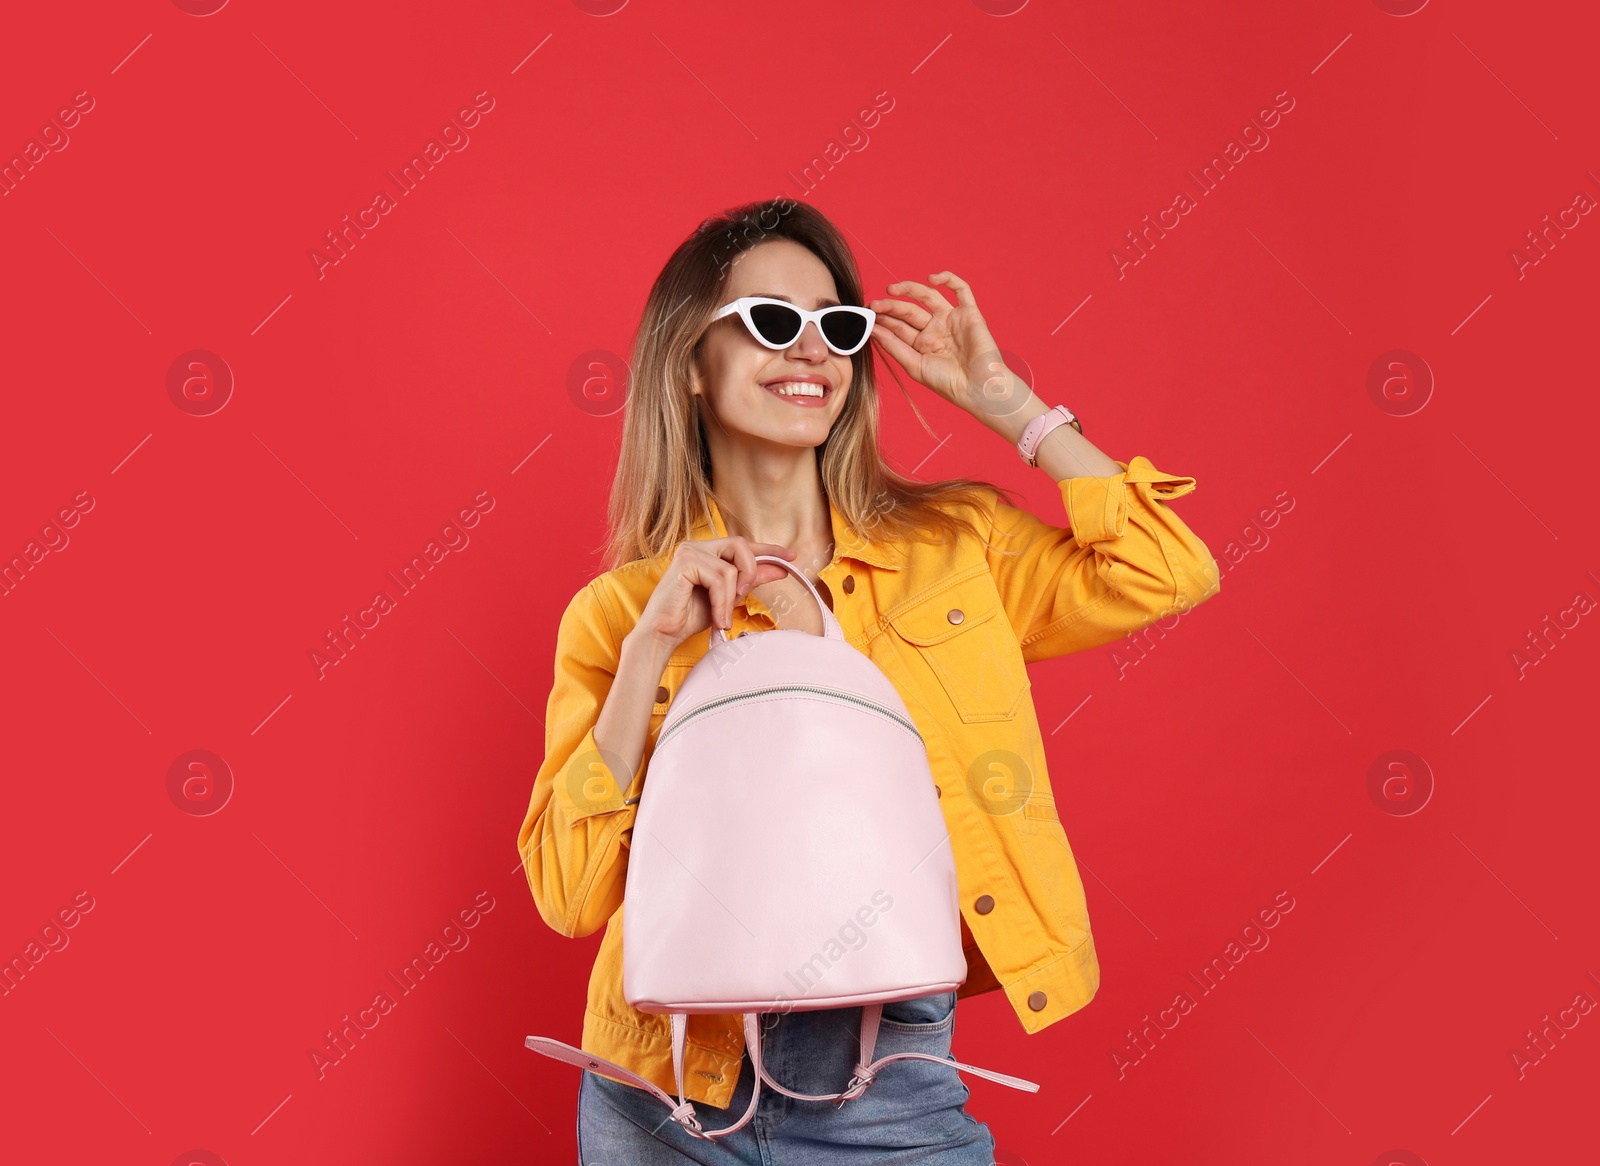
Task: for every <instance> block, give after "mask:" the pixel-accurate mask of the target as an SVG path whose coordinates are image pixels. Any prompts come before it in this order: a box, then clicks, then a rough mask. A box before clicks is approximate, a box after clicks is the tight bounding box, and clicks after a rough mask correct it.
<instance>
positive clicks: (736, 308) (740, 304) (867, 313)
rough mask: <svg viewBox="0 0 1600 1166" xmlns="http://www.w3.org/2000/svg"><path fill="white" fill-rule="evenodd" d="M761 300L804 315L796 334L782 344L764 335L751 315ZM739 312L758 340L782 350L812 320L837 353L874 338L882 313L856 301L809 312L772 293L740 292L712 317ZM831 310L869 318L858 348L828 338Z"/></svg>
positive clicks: (850, 353)
mask: <svg viewBox="0 0 1600 1166" xmlns="http://www.w3.org/2000/svg"><path fill="white" fill-rule="evenodd" d="M760 304H776V305H777V306H779V307H780V308H788V309H789V310H790V311H792V312H795V313H797V314H798V315H799V316H800V327H799V328H797V329H796V330H795V334H794V335H793V336H792V337H790V338H789V339H788V340H786V341H784V342H783V343H782V344H774V343H773V342H772V341H770V340H768V339H767V338H766V337H765V336H763V335H761V332H760V330H759V329H758V328H757V327H756V325H755V321H754V320H752V319H751V318H750V309H751V308H754V307H756V306H758V305H760ZM735 312H737V313H738V314H739V318H740V319H741V320H743V321H744V326H745V330H746V331H747V332H749V333H750V335H751V336H753V337H755V339H756V340H757V342H758V343H760V344H762V345H764V346H765V347H767V348H770V349H772V350H773V351H775V352H782V351H783V350H784V349H785V348H788V347H789V346H790V345H792V344H793V343H794V342H795V341H796V340H799V339H800V336H801V334H802V333H804V332H805V330H806V325H807V324H809V323H814V324H816V326H817V333H818V334H819V335H820V336H821V337H822V342H823V343H824V344H826V345H827V346H828V351H829V352H832V353H833V354H834V355H836V356H853V355H855V354H856V353H857V352H860V351H861V350H862V349H863V348H865V347H866V346H867V342H868V341H869V340H871V339H872V326H873V325H874V324H876V323H877V322H878V313H877V312H874V311H873V310H872V309H871V308H861V307H857V306H856V305H854V304H831V305H829V306H828V307H826V308H817V309H816V310H815V311H809V312H808V311H807V310H806V309H805V308H802V307H801V306H800V305H799V304H791V303H790V302H789V301H788V300H780V299H774V298H773V297H772V296H740V297H739V298H738V299H736V300H734V301H733V302H732V303H731V304H724V305H723V306H722V307H720V308H718V309H717V313H716V315H714V316H712V317H711V320H712V322H713V323H715V322H716V321H717V320H720V319H722V318H723V317H724V316H731V315H733V314H734V313H735ZM830 312H848V313H849V314H850V315H852V316H860V317H862V318H863V319H865V320H866V322H867V326H866V329H865V330H864V331H863V332H862V334H861V343H860V344H857V345H856V346H855V347H854V348H851V349H849V350H845V349H841V348H838V347H835V345H834V343H833V341H831V340H829V339H828V333H827V332H826V331H825V330H824V329H823V327H822V320H823V317H824V316H826V315H828V313H830Z"/></svg>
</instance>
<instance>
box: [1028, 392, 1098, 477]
mask: <svg viewBox="0 0 1600 1166" xmlns="http://www.w3.org/2000/svg"><path fill="white" fill-rule="evenodd" d="M1069 424H1070V425H1071V426H1072V427H1073V428H1074V429H1076V430H1077V431H1078V432H1079V433H1082V432H1083V426H1082V425H1080V424H1079V423H1078V418H1077V416H1076V415H1075V414H1074V413H1073V412H1072V410H1071V409H1068V408H1067V407H1066V406H1065V405H1057V406H1056V407H1055V408H1053V409H1049V410H1047V411H1045V412H1043V413H1040V414H1039V415H1038V416H1037V417H1035V418H1034V419H1033V420H1032V421H1030V422H1028V424H1027V426H1026V427H1025V428H1024V429H1023V431H1022V436H1021V437H1019V438H1018V439H1017V452H1018V453H1019V454H1021V455H1022V460H1023V461H1025V462H1027V463H1028V464H1029V465H1030V466H1032V465H1037V464H1038V463H1037V462H1035V461H1034V458H1035V456H1036V455H1037V454H1038V452H1039V443H1040V442H1041V441H1043V440H1044V438H1045V434H1047V433H1049V432H1050V431H1051V430H1052V429H1054V428H1055V427H1056V426H1057V425H1069Z"/></svg>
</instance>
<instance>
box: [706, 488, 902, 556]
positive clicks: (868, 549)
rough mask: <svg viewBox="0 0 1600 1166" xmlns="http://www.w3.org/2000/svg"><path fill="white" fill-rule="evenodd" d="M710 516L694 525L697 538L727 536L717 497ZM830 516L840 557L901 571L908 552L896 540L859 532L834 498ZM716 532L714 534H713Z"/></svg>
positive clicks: (835, 551) (710, 500)
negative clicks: (867, 536)
mask: <svg viewBox="0 0 1600 1166" xmlns="http://www.w3.org/2000/svg"><path fill="white" fill-rule="evenodd" d="M706 508H707V510H708V511H709V514H708V516H707V517H708V518H709V520H710V521H709V522H708V521H707V519H706V518H702V519H700V520H699V521H698V522H696V523H695V525H694V537H695V538H697V539H702V538H727V537H728V527H727V524H726V523H725V522H724V521H723V518H722V508H721V507H720V506H718V505H717V500H716V499H715V498H712V497H710V496H707V498H706ZM828 518H829V521H830V522H831V523H832V525H833V554H834V558H836V559H854V560H856V561H857V562H858V563H869V564H871V565H872V566H874V567H882V568H884V569H885V570H888V571H898V570H899V569H900V568H901V567H903V566H904V565H905V560H906V554H905V550H904V548H902V547H899V546H896V545H895V544H892V543H885V542H871V541H869V540H867V539H865V538H862V537H861V536H860V535H858V534H857V533H856V532H855V531H854V530H853V529H852V528H851V526H850V523H849V521H848V520H847V519H846V518H845V516H844V515H842V514H840V513H839V508H838V507H837V506H835V505H834V504H833V499H831V498H830V499H828ZM713 532H714V533H713Z"/></svg>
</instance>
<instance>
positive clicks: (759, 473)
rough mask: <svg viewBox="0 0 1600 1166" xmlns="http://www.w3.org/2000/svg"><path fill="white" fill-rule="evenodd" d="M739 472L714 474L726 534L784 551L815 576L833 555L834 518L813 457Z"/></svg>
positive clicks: (714, 484)
mask: <svg viewBox="0 0 1600 1166" xmlns="http://www.w3.org/2000/svg"><path fill="white" fill-rule="evenodd" d="M807 454H808V455H809V454H810V451H807ZM808 463H809V464H808ZM740 469H744V472H739V470H737V469H736V470H725V471H724V472H722V473H718V474H716V475H715V476H714V479H713V483H712V492H713V493H714V494H715V495H716V499H717V506H718V507H719V509H720V510H721V511H722V520H723V524H724V525H725V526H726V527H727V530H728V533H729V534H730V535H740V536H742V537H744V538H746V539H749V540H750V541H751V542H764V543H777V544H779V545H781V546H786V547H788V548H789V549H790V550H792V551H794V552H795V558H794V564H795V566H797V567H799V568H801V570H803V571H805V573H806V574H807V575H808V576H813V577H814V576H815V574H816V572H817V571H818V570H820V569H821V568H822V567H823V566H825V565H827V564H828V563H829V562H831V561H832V558H833V551H834V548H833V519H832V516H831V514H830V513H829V510H828V500H827V498H826V497H825V496H824V494H823V490H822V479H821V476H820V475H819V474H818V473H817V467H816V459H815V458H814V457H813V456H807V457H806V458H805V459H803V460H802V459H795V460H794V463H793V465H792V468H787V469H783V468H776V467H770V466H769V467H766V468H765V469H764V470H755V469H753V468H749V469H746V468H744V467H740Z"/></svg>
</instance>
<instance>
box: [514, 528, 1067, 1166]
mask: <svg viewBox="0 0 1600 1166" xmlns="http://www.w3.org/2000/svg"><path fill="white" fill-rule="evenodd" d="M756 561H757V562H763V561H765V562H772V563H777V564H779V565H780V566H782V567H785V568H787V569H788V570H789V571H790V572H792V573H793V574H794V575H795V576H796V577H798V578H799V579H800V581H801V582H802V583H804V584H805V586H806V589H807V590H808V591H810V592H811V595H812V597H813V598H814V599H816V601H817V605H818V606H819V607H820V608H821V609H822V623H823V628H824V634H823V635H821V636H813V635H809V634H807V633H806V632H804V631H801V630H799V629H796V628H789V629H783V628H778V629H774V630H772V631H766V632H761V633H758V634H754V635H750V634H746V635H741V636H739V637H736V638H734V639H731V640H730V639H729V638H728V635H727V633H726V632H724V631H722V629H720V628H713V629H712V635H711V645H710V648H709V650H708V651H707V652H706V654H705V656H704V657H702V658H701V660H700V661H699V662H698V663H697V664H696V665H695V666H694V667H693V668H692V669H690V671H689V674H688V676H687V677H685V679H684V682H683V685H682V687H681V688H680V690H679V692H678V695H677V697H676V698H675V699H674V700H673V703H672V708H671V709H670V710H669V711H668V713H667V716H666V719H665V720H664V721H663V722H662V724H661V732H660V735H659V736H658V737H657V739H656V747H655V751H654V753H653V754H652V756H651V758H650V763H649V774H648V776H647V778H646V781H645V785H644V789H643V792H642V793H641V795H640V800H639V808H638V811H637V816H636V817H635V819H634V826H633V838H632V843H631V847H630V850H629V855H628V874H627V885H626V890H625V893H624V904H623V908H622V910H623V911H624V915H623V920H622V936H623V938H622V953H623V955H622V961H623V969H622V994H623V997H624V998H625V999H626V1000H627V1001H628V1003H629V1005H630V1006H632V1007H633V1008H636V1009H638V1010H639V1011H641V1012H650V1013H667V1014H669V1015H670V1016H671V1017H672V1068H673V1073H674V1075H675V1076H676V1078H677V1084H678V1098H677V1101H673V1099H672V1098H671V1097H670V1096H668V1095H667V1094H666V1093H664V1092H662V1091H661V1090H660V1089H659V1088H657V1086H656V1085H655V1084H654V1083H653V1082H651V1081H648V1080H646V1079H645V1078H644V1077H641V1076H639V1075H638V1074H636V1073H633V1072H630V1071H629V1070H627V1069H624V1068H622V1067H621V1066H620V1065H615V1064H613V1063H612V1062H610V1061H606V1060H603V1059H601V1058H599V1057H595V1056H593V1055H592V1054H589V1053H586V1052H584V1051H583V1050H582V1049H578V1048H574V1047H573V1046H572V1045H568V1044H564V1043H562V1042H561V1041H557V1040H552V1039H550V1038H549V1037H539V1036H530V1037H528V1039H527V1047H528V1048H530V1049H532V1050H534V1051H535V1052H537V1053H543V1054H544V1055H546V1056H550V1057H555V1058H557V1059H558V1060H562V1061H567V1062H569V1063H571V1064H574V1065H578V1066H580V1067H582V1068H585V1069H596V1070H600V1071H601V1072H603V1073H604V1074H605V1075H607V1076H611V1077H616V1078H620V1079H622V1080H625V1081H627V1082H628V1083H630V1084H633V1085H637V1086H639V1087H640V1088H642V1089H647V1090H649V1091H650V1092H651V1093H653V1094H655V1095H656V1096H657V1097H658V1098H660V1099H661V1101H662V1102H663V1103H665V1104H666V1105H667V1106H668V1107H669V1108H670V1109H671V1110H672V1117H673V1120H675V1121H677V1122H678V1123H679V1124H680V1125H682V1126H683V1127H684V1128H685V1129H687V1130H688V1131H689V1132H690V1133H691V1134H693V1135H694V1136H696V1137H700V1138H706V1139H710V1138H717V1137H722V1136H723V1135H725V1134H730V1133H732V1132H733V1131H734V1130H737V1129H739V1128H741V1127H742V1126H744V1125H745V1123H746V1122H748V1121H749V1120H750V1119H751V1117H752V1116H754V1114H755V1110H756V1101H757V1099H758V1098H759V1097H760V1095H761V1082H762V1081H765V1082H766V1083H767V1084H768V1085H770V1086H771V1087H772V1088H774V1089H776V1090H777V1091H778V1092H780V1093H783V1094H787V1095H788V1096H790V1097H794V1098H798V1099H800V1100H802V1101H837V1102H838V1103H839V1104H841V1105H842V1104H843V1103H844V1102H845V1101H847V1100H850V1099H851V1098H855V1097H859V1096H860V1095H861V1094H862V1093H863V1092H865V1090H866V1088H867V1086H868V1085H870V1084H871V1083H872V1080H873V1078H874V1077H875V1076H876V1075H877V1073H878V1072H879V1070H880V1069H882V1068H883V1066H884V1065H886V1064H887V1063H888V1062H890V1061H894V1060H899V1059H901V1058H906V1057H916V1058H919V1059H922V1060H929V1061H936V1062H940V1063H943V1064H949V1065H951V1066H952V1067H953V1068H955V1069H959V1070H965V1071H967V1072H972V1073H977V1074H979V1075H980V1076H983V1077H987V1078H988V1079H990V1080H991V1081H998V1082H1000V1083H1001V1084H1002V1085H1009V1086H1011V1087H1013V1088H1016V1089H1025V1090H1028V1091H1029V1092H1034V1093H1036V1092H1038V1090H1039V1086H1038V1085H1036V1084H1035V1083H1033V1082H1032V1081H1025V1080H1023V1079H1022V1078H1020V1077H1011V1076H1007V1075H1006V1074H1004V1073H996V1072H993V1071H991V1070H988V1069H980V1068H977V1067H975V1066H973V1065H967V1064H963V1063H961V1062H960V1061H954V1060H946V1059H945V1058H942V1057H938V1056H934V1055H932V1054H930V1053H896V1054H893V1055H891V1056H887V1057H882V1058H880V1059H878V1060H877V1061H874V1060H873V1059H872V1051H873V1046H874V1044H875V1043H876V1040H877V1033H878V1021H879V1016H880V1014H881V1012H882V1006H883V1005H884V1004H886V1003H888V1002H890V1001H895V1000H908V999H911V998H913V997H916V996H925V995H929V994H932V993H936V992H948V991H951V990H952V989H954V988H957V987H959V986H960V985H961V984H962V983H964V982H965V981H966V976H967V967H966V958H965V956H964V955H963V954H962V951H961V907H960V899H959V895H958V892H957V888H956V866H955V855H954V853H953V851H952V850H951V848H950V835H949V832H948V831H947V829H946V827H945V822H944V813H943V811H942V810H941V809H940V808H939V799H938V796H937V793H936V790H935V787H934V781H933V772H932V770H931V769H930V767H929V765H928V754H927V749H926V746H925V745H924V743H923V740H922V737H921V735H920V734H919V733H918V731H917V727H916V725H915V723H914V722H913V721H912V719H911V717H910V715H909V714H908V713H907V711H906V706H905V703H904V702H903V701H902V700H901V699H900V694H899V693H898V692H897V691H896V690H895V687H894V685H893V683H891V682H890V680H889V678H888V677H887V676H885V675H884V674H883V672H882V671H881V670H880V669H879V668H878V666H877V665H876V664H874V663H873V662H872V660H871V659H870V658H868V657H867V656H866V655H865V654H864V653H862V652H861V651H859V650H857V649H856V648H854V647H853V646H851V644H850V643H849V642H848V641H846V639H845V638H844V630H843V629H842V628H841V627H840V626H839V621H838V619H836V618H835V617H834V614H833V612H831V611H830V610H828V606H827V605H826V604H825V603H823V602H822V597H821V596H820V595H818V594H817V589H816V587H815V586H813V585H812V583H811V581H810V580H809V579H807V578H806V577H805V575H804V574H803V573H802V572H801V571H800V570H798V569H797V568H796V567H794V566H793V565H792V564H790V563H789V562H788V561H786V560H784V559H781V558H779V557H777V556H775V555H757V556H756ZM727 872H734V873H733V875H732V877H728V874H727ZM851 932H853V933H854V934H856V935H861V934H865V936H866V940H865V942H864V943H862V944H860V945H858V946H854V947H846V946H845V945H844V944H843V943H841V942H840V940H841V939H842V938H844V937H845V935H846V934H847V933H851ZM855 1005H859V1006H861V1007H862V1015H861V1053H860V1057H859V1059H858V1060H857V1062H856V1066H855V1074H854V1076H852V1077H851V1079H850V1081H849V1082H848V1083H847V1084H846V1086H845V1088H844V1090H843V1091H842V1092H839V1093H829V1094H821V1095H810V1094H803V1093H795V1092H793V1091H791V1090H789V1089H785V1088H784V1087H783V1086H782V1085H780V1084H778V1082H776V1081H774V1080H773V1079H772V1077H771V1076H770V1075H769V1074H768V1073H767V1071H766V1070H765V1069H764V1068H762V1065H761V1032H760V1028H759V1025H758V1019H759V1017H760V1016H761V1015H762V1014H764V1013H767V1012H787V1011H790V1010H801V1011H805V1010H812V1009H821V1008H845V1007H851V1006H855ZM691 1012H713V1013H717V1012H721V1013H727V1012H737V1013H741V1014H742V1015H743V1017H744V1035H745V1043H746V1047H747V1049H748V1050H749V1053H750V1060H751V1064H752V1065H753V1066H754V1068H755V1071H756V1076H757V1079H756V1082H755V1087H754V1088H753V1089H752V1091H751V1094H750V1104H749V1106H748V1108H746V1110H745V1113H744V1116H743V1117H741V1118H740V1119H739V1120H738V1121H737V1122H736V1123H735V1124H733V1125H731V1126H727V1127H725V1128H724V1129H720V1130H714V1131H707V1130H704V1129H702V1128H701V1125H700V1123H699V1121H698V1120H697V1119H696V1118H695V1116H694V1106H693V1104H692V1103H691V1102H688V1101H686V1100H684V1095H683V1050H684V1030H685V1024H686V1020H687V1016H688V1014H689V1013H691Z"/></svg>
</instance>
